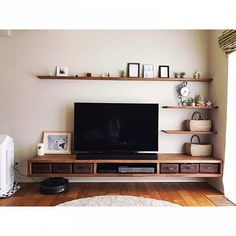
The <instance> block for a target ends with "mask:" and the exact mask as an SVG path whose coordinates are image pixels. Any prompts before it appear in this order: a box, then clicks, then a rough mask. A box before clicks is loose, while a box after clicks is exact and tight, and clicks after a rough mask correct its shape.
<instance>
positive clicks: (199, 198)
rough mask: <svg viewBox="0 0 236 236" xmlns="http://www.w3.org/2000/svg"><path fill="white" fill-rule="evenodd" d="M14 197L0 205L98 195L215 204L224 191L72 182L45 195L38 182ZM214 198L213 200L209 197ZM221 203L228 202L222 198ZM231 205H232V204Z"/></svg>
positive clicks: (48, 203)
mask: <svg viewBox="0 0 236 236" xmlns="http://www.w3.org/2000/svg"><path fill="white" fill-rule="evenodd" d="M20 185H21V189H20V190H19V191H18V192H17V193H16V194H15V195H13V196H12V197H10V198H6V199H0V206H55V205H58V204H60V203H63V202H66V201H71V200H75V199H80V198H85V197H93V196H99V195H131V196H143V197H147V198H153V199H159V200H164V201H169V202H172V203H176V204H179V205H181V206H214V201H213V200H214V199H219V197H222V194H221V193H220V192H218V191H217V190H216V189H214V188H213V187H212V186H210V185H209V184H207V183H167V182H160V183H154V182H151V183H142V182H140V183H134V182H130V183H122V182H120V183H117V182H116V183H110V182H107V183H96V182H93V183H70V187H69V190H68V191H67V192H64V193H60V194H52V195H46V194H41V193H40V192H39V183H22V184H20ZM209 196H212V197H213V198H214V199H213V200H212V199H211V200H210V199H209V198H208V197H209ZM218 202H219V203H218V205H219V204H226V205H227V201H223V200H222V198H221V199H220V200H218ZM230 205H231V206H232V204H230Z"/></svg>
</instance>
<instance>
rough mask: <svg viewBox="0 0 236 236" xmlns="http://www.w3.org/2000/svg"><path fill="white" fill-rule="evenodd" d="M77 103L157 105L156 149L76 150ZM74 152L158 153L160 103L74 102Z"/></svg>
mask: <svg viewBox="0 0 236 236" xmlns="http://www.w3.org/2000/svg"><path fill="white" fill-rule="evenodd" d="M77 104H98V105H99V104H109V105H112V104H114V105H116V104H117V105H156V107H157V132H156V134H157V135H156V137H157V145H156V149H155V150H154V149H152V150H126V149H125V150H102V149H100V150H95V149H91V150H76V149H75V144H76V142H75V137H76V135H75V126H76V124H75V121H76V112H75V107H76V105H77ZM73 149H74V150H73V152H74V153H75V154H79V153H95V154H96V153H98V154H99V153H105V154H106V153H107V154H116V153H118V154H122V153H124V154H131V153H157V152H158V151H159V103H115V102H111V103H107V102H106V103H101V102H74V145H73Z"/></svg>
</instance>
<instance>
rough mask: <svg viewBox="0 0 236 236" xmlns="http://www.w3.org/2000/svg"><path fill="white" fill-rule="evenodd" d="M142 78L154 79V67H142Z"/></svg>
mask: <svg viewBox="0 0 236 236" xmlns="http://www.w3.org/2000/svg"><path fill="white" fill-rule="evenodd" d="M143 78H154V65H151V64H146V65H143Z"/></svg>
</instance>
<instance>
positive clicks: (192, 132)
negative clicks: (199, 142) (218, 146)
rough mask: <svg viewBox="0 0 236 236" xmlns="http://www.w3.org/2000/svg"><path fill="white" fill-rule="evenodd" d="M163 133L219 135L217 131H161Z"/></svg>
mask: <svg viewBox="0 0 236 236" xmlns="http://www.w3.org/2000/svg"><path fill="white" fill-rule="evenodd" d="M161 132H163V133H166V134H192V135H194V134H203V135H207V134H217V132H216V131H209V132H197V131H187V130H161Z"/></svg>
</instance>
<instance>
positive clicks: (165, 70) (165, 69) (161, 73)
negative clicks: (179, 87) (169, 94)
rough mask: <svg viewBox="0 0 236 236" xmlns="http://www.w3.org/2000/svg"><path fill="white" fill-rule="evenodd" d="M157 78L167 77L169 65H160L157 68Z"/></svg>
mask: <svg viewBox="0 0 236 236" xmlns="http://www.w3.org/2000/svg"><path fill="white" fill-rule="evenodd" d="M158 77H159V78H169V66H164V65H161V66H159V70H158Z"/></svg>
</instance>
